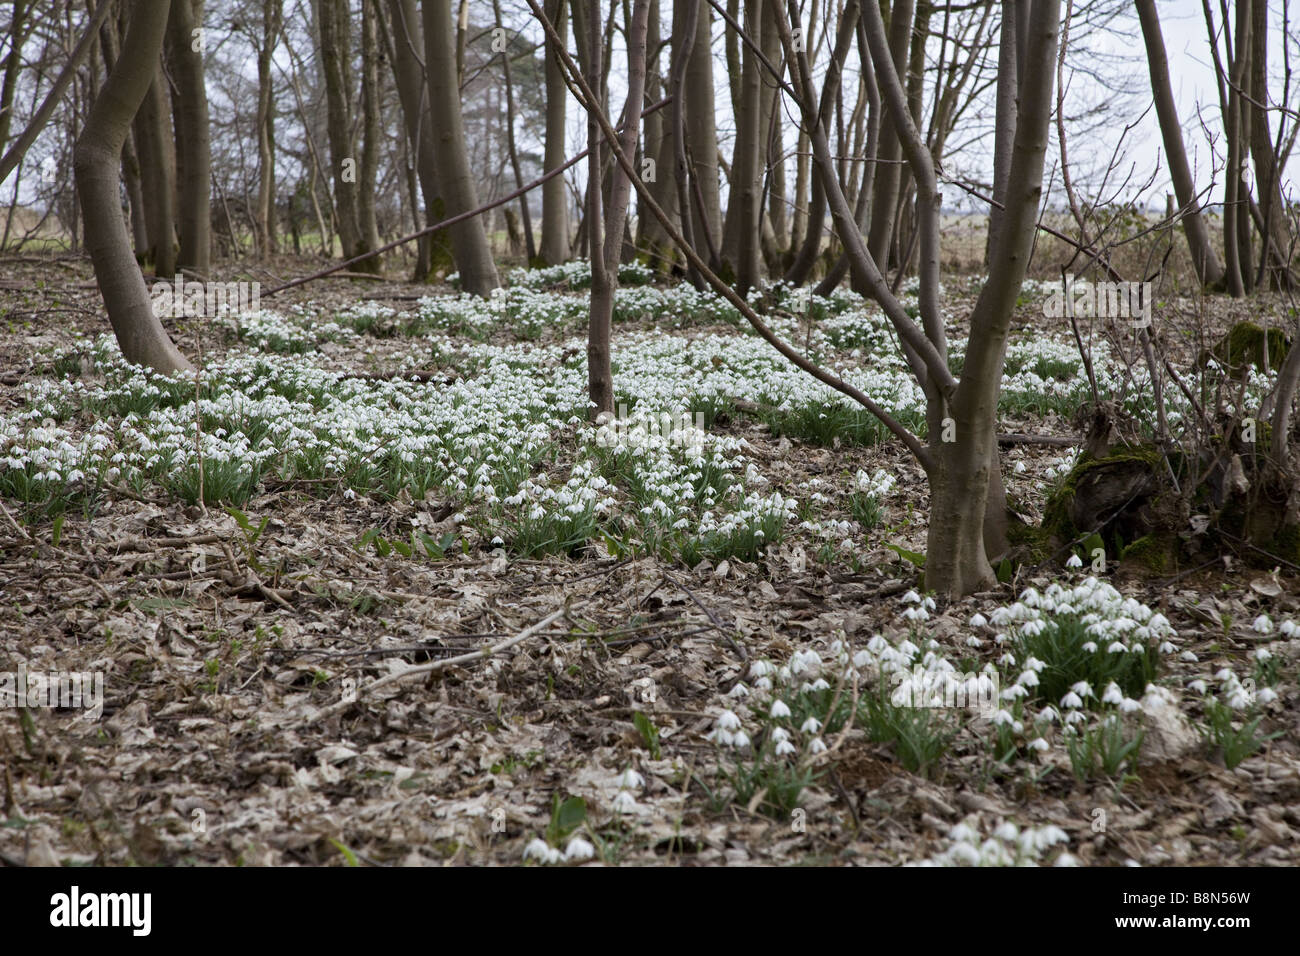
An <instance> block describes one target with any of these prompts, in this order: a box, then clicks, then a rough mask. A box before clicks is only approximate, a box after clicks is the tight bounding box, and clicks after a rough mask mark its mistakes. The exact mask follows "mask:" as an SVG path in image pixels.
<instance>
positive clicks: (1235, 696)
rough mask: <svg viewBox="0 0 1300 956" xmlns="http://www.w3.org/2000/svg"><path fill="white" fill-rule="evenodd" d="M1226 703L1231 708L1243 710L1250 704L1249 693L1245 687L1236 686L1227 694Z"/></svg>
mask: <svg viewBox="0 0 1300 956" xmlns="http://www.w3.org/2000/svg"><path fill="white" fill-rule="evenodd" d="M1227 704H1228V706H1229V707H1231V708H1232V709H1233V710H1245V709H1246V708H1247V707H1249V706H1250V694H1248V693H1246V690H1245V688H1243V687H1236V688H1234V689H1233V690H1232V691H1231V692H1229V694H1228V700H1227Z"/></svg>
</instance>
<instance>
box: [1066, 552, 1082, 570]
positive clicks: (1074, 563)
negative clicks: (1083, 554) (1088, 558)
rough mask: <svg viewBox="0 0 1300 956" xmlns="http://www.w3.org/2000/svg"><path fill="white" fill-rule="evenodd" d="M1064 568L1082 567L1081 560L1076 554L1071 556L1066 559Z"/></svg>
mask: <svg viewBox="0 0 1300 956" xmlns="http://www.w3.org/2000/svg"><path fill="white" fill-rule="evenodd" d="M1065 566H1066V567H1067V568H1081V567H1083V559H1082V558H1080V557H1079V556H1078V555H1077V554H1072V555H1070V556H1069V557H1068V558H1067V559H1066V561H1065Z"/></svg>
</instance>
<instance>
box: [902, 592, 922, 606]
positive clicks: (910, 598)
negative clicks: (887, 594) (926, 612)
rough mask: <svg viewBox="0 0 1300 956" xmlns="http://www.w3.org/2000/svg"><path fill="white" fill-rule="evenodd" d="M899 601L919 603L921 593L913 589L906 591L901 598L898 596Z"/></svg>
mask: <svg viewBox="0 0 1300 956" xmlns="http://www.w3.org/2000/svg"><path fill="white" fill-rule="evenodd" d="M899 602H900V603H902V604H920V603H921V595H919V594H917V593H916V591H915V590H912V591H908V592H907V593H906V594H904V595H903V596H902V597H901V598H899Z"/></svg>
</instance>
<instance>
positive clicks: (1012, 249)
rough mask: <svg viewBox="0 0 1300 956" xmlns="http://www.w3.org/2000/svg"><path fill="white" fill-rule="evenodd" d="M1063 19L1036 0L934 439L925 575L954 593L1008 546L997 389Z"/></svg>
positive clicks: (975, 586)
mask: <svg viewBox="0 0 1300 956" xmlns="http://www.w3.org/2000/svg"><path fill="white" fill-rule="evenodd" d="M1059 18H1060V2H1059V0H1035V3H1033V4H1032V10H1031V12H1030V14H1029V17H1028V27H1027V31H1028V52H1027V56H1026V58H1025V62H1024V63H1023V70H1022V73H1023V76H1024V82H1023V83H1022V84H1021V87H1020V98H1019V104H1018V109H1017V119H1016V132H1015V139H1014V145H1013V148H1012V155H1011V166H1010V170H1009V176H1008V187H1007V201H1006V210H1005V215H1004V217H1003V220H1002V231H1001V235H1000V237H999V240H998V243H997V246H996V248H995V250H994V256H993V258H992V259H991V261H990V263H989V280H988V282H987V283H986V284H985V286H984V288H983V290H982V291H981V292H980V296H979V298H978V299H977V300H976V303H975V308H974V311H973V312H972V314H971V331H970V338H969V340H968V342H967V347H966V360H965V363H964V365H963V368H962V375H961V381H960V383H959V384H958V386H957V391H956V393H955V395H954V396H953V400H952V402H951V405H950V409H949V413H948V414H949V416H950V418H951V420H952V432H951V437H952V439H953V440H951V441H945V440H944V436H943V435H942V434H941V435H940V436H938V441H936V440H935V438H936V436H934V435H933V434H932V435H931V445H930V447H931V449H932V450H933V452H934V464H933V466H932V468H931V469H930V474H929V478H930V489H931V494H930V526H929V534H928V540H927V546H926V558H925V562H926V563H925V580H926V587H928V588H931V589H933V590H936V591H939V592H940V593H943V594H946V595H948V596H950V597H954V598H955V597H958V596H961V595H965V594H970V593H972V592H974V591H978V590H981V589H982V588H984V587H987V586H989V585H991V584H992V583H993V582H994V581H995V577H994V574H993V569H992V566H991V565H990V563H989V556H990V555H992V554H996V553H997V549H998V548H999V545H1000V544H1002V542H998V541H990V540H989V538H990V532H991V531H992V533H993V534H996V531H997V526H998V524H1002V523H1003V522H994V524H993V527H992V528H990V526H989V525H988V524H987V523H986V520H985V519H986V512H987V510H988V509H989V508H996V507H997V506H998V505H999V504H1000V502H994V501H991V500H990V492H991V491H994V492H997V491H1000V490H1001V477H1000V475H998V474H996V472H997V471H998V457H997V452H998V448H997V434H996V427H997V408H998V395H999V393H1000V390H1001V383H1002V373H1003V365H1004V358H1005V354H1006V344H1007V336H1008V334H1009V332H1010V328H1011V315H1012V312H1013V311H1014V310H1015V304H1016V298H1017V297H1018V296H1019V294H1020V287H1021V283H1022V282H1023V281H1024V277H1025V270H1026V268H1027V266H1028V263H1029V255H1030V252H1031V250H1032V248H1033V240H1034V233H1035V230H1036V223H1037V217H1038V211H1039V203H1040V201H1041V199H1042V191H1043V186H1042V182H1043V158H1044V155H1045V153H1046V150H1047V140H1048V121H1049V118H1050V115H1051V110H1052V90H1053V85H1054V84H1053V81H1052V80H1053V70H1054V68H1055V60H1056V47H1057V41H1058V29H1059ZM1003 42H1006V37H1005V36H1004V38H1003ZM999 517H1002V518H1003V521H1004V520H1005V518H1004V515H1000V516H999ZM1004 533H1005V531H1004Z"/></svg>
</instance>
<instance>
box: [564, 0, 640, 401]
mask: <svg viewBox="0 0 1300 956" xmlns="http://www.w3.org/2000/svg"><path fill="white" fill-rule="evenodd" d="M649 8H650V0H636V2H635V3H634V5H633V8H632V22H631V23H629V24H628V25H627V61H628V67H627V69H628V76H627V83H628V86H627V101H626V103H625V104H624V107H623V120H624V123H623V130H622V133H621V134H620V136H619V143H618V144H617V145H618V146H619V147H620V148H621V149H622V150H623V152H624V153H625V154H626V155H628V156H631V155H634V154H635V151H636V143H637V139H638V137H639V134H640V122H639V120H640V115H641V107H642V99H643V98H644V95H645V56H646V50H645V42H646V20H647V18H648V14H649ZM581 19H582V20H583V21H584V26H585V27H586V33H587V42H586V43H585V44H580V45H579V50H580V52H581V53H583V54H585V57H584V59H585V61H586V62H585V64H584V71H585V73H586V75H587V82H588V83H589V84H590V86H591V87H592V88H593V89H600V88H601V79H602V76H603V75H604V70H603V67H602V61H603V59H604V56H603V46H604V44H603V43H602V42H601V32H602V31H601V22H600V18H599V17H596V16H585V17H583V18H581ZM576 28H577V22H576V21H575V29H576ZM598 109H600V107H599V106H597V109H593V110H591V111H590V112H589V114H588V119H587V142H588V148H589V149H590V150H591V152H590V154H589V155H588V158H587V223H588V234H589V236H590V245H591V319H590V325H589V326H588V329H587V400H588V405H589V408H590V413H591V416H592V418H593V420H594V419H595V418H597V417H598V416H600V415H601V414H602V413H612V412H613V411H614V375H613V371H612V369H611V367H610V337H611V325H612V320H613V314H614V291H615V289H616V288H617V287H618V254H619V249H620V248H621V247H622V244H623V229H624V220H625V216H626V214H627V205H628V198H629V194H630V192H631V188H632V183H631V180H630V179H629V178H628V176H627V173H626V172H624V170H623V168H622V167H621V166H618V165H615V166H614V169H613V174H612V176H611V181H610V192H609V201H608V206H606V207H605V208H604V209H602V208H601V206H602V202H603V199H604V196H603V191H602V189H601V181H602V177H601V170H602V168H603V159H604V156H605V152H606V147H604V146H602V142H603V134H602V132H601V128H600V120H599V114H598V112H597V110H598Z"/></svg>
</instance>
